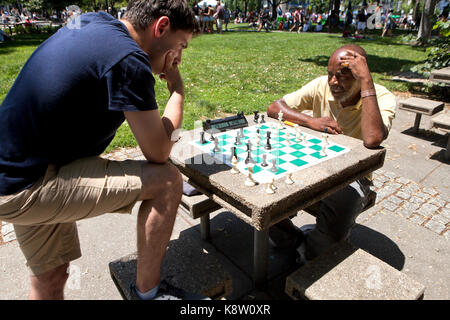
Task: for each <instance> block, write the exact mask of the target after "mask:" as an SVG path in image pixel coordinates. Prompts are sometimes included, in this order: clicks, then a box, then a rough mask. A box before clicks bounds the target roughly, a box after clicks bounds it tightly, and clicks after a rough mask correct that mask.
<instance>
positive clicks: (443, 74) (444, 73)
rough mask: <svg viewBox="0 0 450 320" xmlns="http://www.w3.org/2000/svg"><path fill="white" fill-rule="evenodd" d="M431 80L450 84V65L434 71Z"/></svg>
mask: <svg viewBox="0 0 450 320" xmlns="http://www.w3.org/2000/svg"><path fill="white" fill-rule="evenodd" d="M430 81H431V82H436V83H446V84H450V67H446V68H443V69H439V70H434V71H432V72H431V74H430Z"/></svg>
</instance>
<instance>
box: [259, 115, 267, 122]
mask: <svg viewBox="0 0 450 320" xmlns="http://www.w3.org/2000/svg"><path fill="white" fill-rule="evenodd" d="M259 123H266V120H264V115H263V114H262V115H261V120H260V121H259Z"/></svg>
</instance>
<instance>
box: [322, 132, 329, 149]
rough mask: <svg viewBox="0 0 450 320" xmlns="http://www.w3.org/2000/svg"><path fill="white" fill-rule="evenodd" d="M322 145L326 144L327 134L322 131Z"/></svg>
mask: <svg viewBox="0 0 450 320" xmlns="http://www.w3.org/2000/svg"><path fill="white" fill-rule="evenodd" d="M322 139H323V145H324V146H325V147H326V146H328V135H327V134H326V133H322Z"/></svg>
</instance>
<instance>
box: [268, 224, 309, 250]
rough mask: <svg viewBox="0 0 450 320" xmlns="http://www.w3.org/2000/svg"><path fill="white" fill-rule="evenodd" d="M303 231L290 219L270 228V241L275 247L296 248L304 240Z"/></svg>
mask: <svg viewBox="0 0 450 320" xmlns="http://www.w3.org/2000/svg"><path fill="white" fill-rule="evenodd" d="M303 238H304V236H303V232H302V231H301V230H300V229H299V228H298V227H296V226H295V225H294V224H293V223H292V222H291V220H290V219H288V220H283V221H282V222H281V223H277V224H275V225H273V226H271V227H270V229H269V242H270V244H271V245H272V247H274V248H275V249H280V250H282V249H296V248H297V247H298V246H299V245H300V244H301V243H302V242H303Z"/></svg>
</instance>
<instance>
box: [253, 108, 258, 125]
mask: <svg viewBox="0 0 450 320" xmlns="http://www.w3.org/2000/svg"><path fill="white" fill-rule="evenodd" d="M258 112H259V111H253V113H254V114H255V116H254V117H253V122H255V123H258V118H259V114H258Z"/></svg>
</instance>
